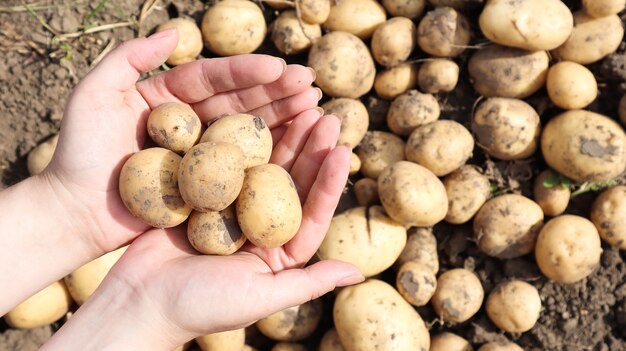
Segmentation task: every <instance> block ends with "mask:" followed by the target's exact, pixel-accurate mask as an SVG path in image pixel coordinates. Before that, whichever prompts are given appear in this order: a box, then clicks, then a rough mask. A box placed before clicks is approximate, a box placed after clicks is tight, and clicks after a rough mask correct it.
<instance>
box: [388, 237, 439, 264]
mask: <svg viewBox="0 0 626 351" xmlns="http://www.w3.org/2000/svg"><path fill="white" fill-rule="evenodd" d="M408 233H409V237H408V238H407V241H406V245H405V246H404V249H402V252H401V253H400V256H398V259H397V260H396V263H395V264H394V266H395V267H396V268H400V267H402V265H403V264H405V263H406V262H416V263H419V264H420V265H422V266H424V267H426V268H427V269H428V270H430V272H432V273H433V274H437V272H438V271H439V256H438V254H437V239H436V238H435V235H434V234H433V232H432V229H430V228H419V227H413V228H410V229H409V231H408Z"/></svg>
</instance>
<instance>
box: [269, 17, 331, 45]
mask: <svg viewBox="0 0 626 351" xmlns="http://www.w3.org/2000/svg"><path fill="white" fill-rule="evenodd" d="M271 31H272V42H273V43H274V45H276V48H277V49H278V51H280V52H282V53H283V54H286V55H292V54H299V53H301V52H303V51H306V50H308V49H310V48H311V45H313V40H315V39H316V38H319V37H321V36H322V28H321V27H320V25H319V24H309V23H306V22H304V21H300V20H299V19H298V17H297V16H296V11H295V10H287V11H283V12H281V14H280V15H279V16H278V18H276V21H274V24H273V25H272V30H271Z"/></svg>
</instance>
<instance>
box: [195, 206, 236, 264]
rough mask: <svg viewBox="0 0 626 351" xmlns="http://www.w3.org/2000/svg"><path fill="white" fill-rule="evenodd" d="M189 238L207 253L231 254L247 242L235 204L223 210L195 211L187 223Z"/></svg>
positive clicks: (198, 248)
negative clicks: (238, 221) (238, 219)
mask: <svg viewBox="0 0 626 351" xmlns="http://www.w3.org/2000/svg"><path fill="white" fill-rule="evenodd" d="M187 238H188V239H189V242H190V243H191V246H193V248H194V249H196V250H198V251H199V252H201V253H203V254H205V255H230V254H232V253H234V252H236V251H237V250H239V248H240V247H241V246H243V244H244V243H245V242H246V237H245V236H244V235H243V233H242V232H241V228H239V224H238V223H237V216H236V214H235V207H234V204H231V205H230V206H228V207H226V208H225V209H223V210H221V211H208V212H198V211H193V212H192V213H191V216H189V222H188V223H187Z"/></svg>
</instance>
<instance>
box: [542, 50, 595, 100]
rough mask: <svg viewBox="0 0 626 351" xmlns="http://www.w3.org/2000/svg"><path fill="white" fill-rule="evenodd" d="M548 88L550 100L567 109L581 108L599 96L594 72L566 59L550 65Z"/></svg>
mask: <svg viewBox="0 0 626 351" xmlns="http://www.w3.org/2000/svg"><path fill="white" fill-rule="evenodd" d="M546 88H547V90H548V96H549V97H550V100H552V102H553V103H554V104H555V105H556V106H558V107H560V108H562V109H565V110H576V109H581V108H583V107H585V106H587V105H589V104H590V103H592V102H593V100H595V99H596V97H597V96H598V83H596V78H595V77H594V76H593V73H591V71H590V70H589V69H588V68H587V67H585V66H583V65H581V64H578V63H575V62H567V61H564V62H559V63H557V64H555V65H553V66H552V67H550V70H549V71H548V80H547V82H546Z"/></svg>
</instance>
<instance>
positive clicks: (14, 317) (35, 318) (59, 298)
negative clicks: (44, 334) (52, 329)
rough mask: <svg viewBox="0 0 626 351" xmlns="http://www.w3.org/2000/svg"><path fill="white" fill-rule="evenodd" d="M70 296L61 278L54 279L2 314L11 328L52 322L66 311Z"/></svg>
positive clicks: (30, 326) (70, 300)
mask: <svg viewBox="0 0 626 351" xmlns="http://www.w3.org/2000/svg"><path fill="white" fill-rule="evenodd" d="M71 304H72V298H71V297H70V293H69V292H68V291H67V288H66V287H65V284H64V283H63V281H62V280H59V281H56V282H54V283H52V284H50V285H49V286H47V287H45V288H44V289H42V290H41V291H39V292H37V293H36V294H34V295H33V296H31V297H29V298H28V299H26V300H24V301H23V302H22V303H20V304H19V305H17V306H15V307H14V308H13V309H12V310H10V311H9V312H7V314H5V315H4V321H5V322H6V323H7V324H8V325H9V326H10V327H12V328H18V329H32V328H37V327H41V326H44V325H48V324H51V323H54V322H55V321H57V320H59V319H60V318H61V317H63V316H65V314H66V313H67V312H68V310H69V307H70V305H71Z"/></svg>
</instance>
